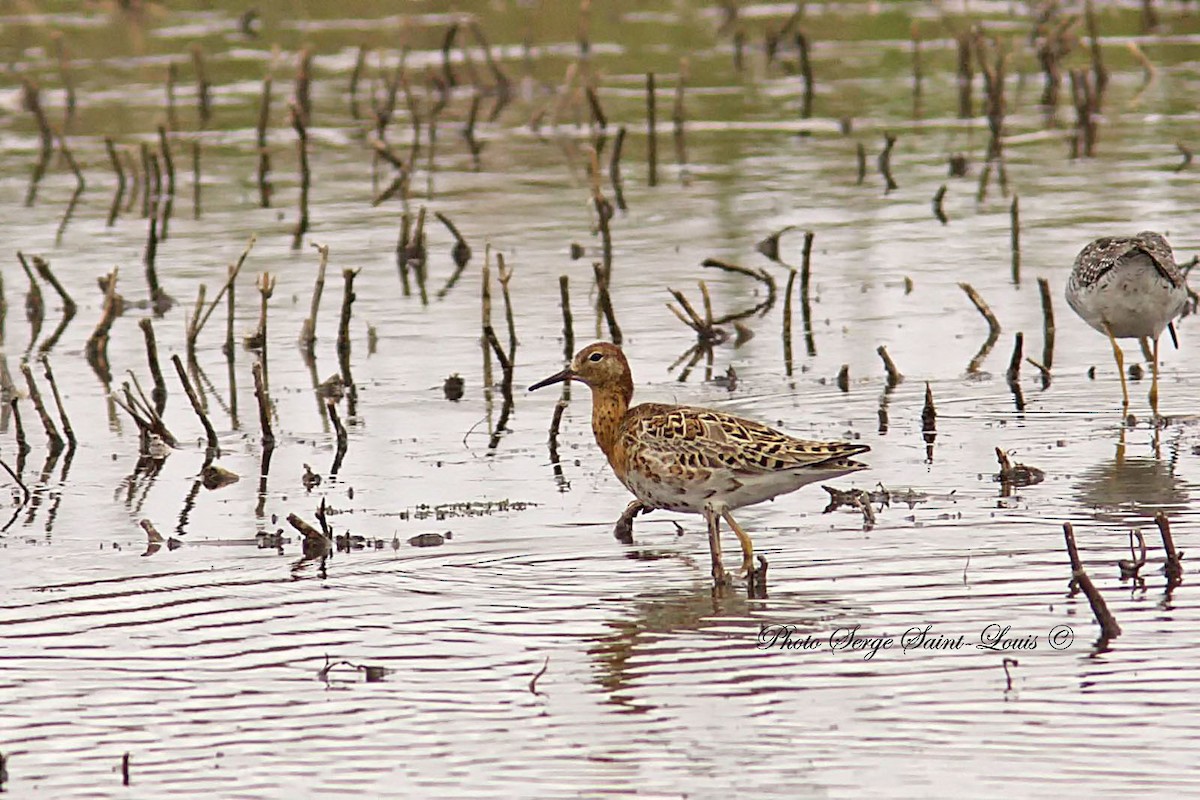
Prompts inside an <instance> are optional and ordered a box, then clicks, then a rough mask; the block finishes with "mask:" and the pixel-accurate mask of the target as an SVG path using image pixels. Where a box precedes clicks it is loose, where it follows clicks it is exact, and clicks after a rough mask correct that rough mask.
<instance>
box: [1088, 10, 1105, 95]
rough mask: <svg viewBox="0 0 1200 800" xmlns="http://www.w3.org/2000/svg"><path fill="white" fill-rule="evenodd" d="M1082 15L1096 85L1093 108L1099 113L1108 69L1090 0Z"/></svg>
mask: <svg viewBox="0 0 1200 800" xmlns="http://www.w3.org/2000/svg"><path fill="white" fill-rule="evenodd" d="M1083 17H1084V21H1085V22H1086V24H1087V32H1088V41H1089V44H1090V46H1091V55H1092V77H1093V82H1094V85H1095V87H1096V99H1095V103H1094V108H1095V110H1096V112H1097V113H1099V111H1100V108H1101V106H1102V105H1103V104H1104V90H1105V89H1106V88H1107V87H1108V70H1107V69H1106V68H1105V66H1104V59H1103V57H1102V54H1101V49H1100V31H1099V27H1098V26H1097V25H1096V13H1095V10H1094V9H1093V8H1092V0H1087V2H1085V3H1084V6H1083Z"/></svg>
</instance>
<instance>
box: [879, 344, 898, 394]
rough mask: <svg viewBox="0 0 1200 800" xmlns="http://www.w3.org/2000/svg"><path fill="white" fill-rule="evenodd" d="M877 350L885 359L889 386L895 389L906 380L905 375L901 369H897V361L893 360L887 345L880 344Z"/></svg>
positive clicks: (884, 367)
mask: <svg viewBox="0 0 1200 800" xmlns="http://www.w3.org/2000/svg"><path fill="white" fill-rule="evenodd" d="M875 352H876V353H878V354H879V357H880V358H881V359H883V369H884V371H885V372H887V388H889V389H894V388H895V387H896V386H898V385H899V384H900V382H901V381H903V380H904V375H903V374H902V373H901V372H900V370H898V369H896V363H895V362H894V361H892V357H891V355H889V354H888V351H887V347H886V346H884V345H882V344H881V345H879V347H877V348H875Z"/></svg>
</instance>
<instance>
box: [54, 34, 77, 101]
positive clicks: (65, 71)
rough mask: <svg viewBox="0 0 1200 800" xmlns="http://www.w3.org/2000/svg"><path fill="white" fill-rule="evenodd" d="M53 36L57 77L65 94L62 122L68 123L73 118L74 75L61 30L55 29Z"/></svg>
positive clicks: (74, 99)
mask: <svg viewBox="0 0 1200 800" xmlns="http://www.w3.org/2000/svg"><path fill="white" fill-rule="evenodd" d="M53 36H54V51H55V56H56V57H57V60H58V77H59V80H61V81H62V85H63V90H64V92H65V94H66V112H65V114H64V123H70V122H71V120H72V119H74V118H75V107H76V98H75V76H74V74H73V73H72V71H71V59H70V57H69V56H68V55H67V45H66V42H64V41H63V36H62V32H61V31H55V32H54V34H53Z"/></svg>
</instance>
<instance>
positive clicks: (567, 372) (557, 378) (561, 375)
mask: <svg viewBox="0 0 1200 800" xmlns="http://www.w3.org/2000/svg"><path fill="white" fill-rule="evenodd" d="M570 379H571V368H570V367H568V368H566V369H564V370H563V371H562V372H558V373H555V374H554V375H551V376H550V377H549V378H546V379H545V380H540V381H538V382H537V383H535V384H534V385H533V386H530V387H529V391H531V392H532V391H533V390H534V389H541V388H542V387H543V386H549V385H550V384H552V383H562V382H563V381H568V380H570Z"/></svg>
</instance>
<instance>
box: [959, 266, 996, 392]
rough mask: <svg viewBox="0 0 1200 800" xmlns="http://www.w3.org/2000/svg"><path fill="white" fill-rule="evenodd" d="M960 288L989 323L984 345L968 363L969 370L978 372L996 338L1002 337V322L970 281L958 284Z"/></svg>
mask: <svg viewBox="0 0 1200 800" xmlns="http://www.w3.org/2000/svg"><path fill="white" fill-rule="evenodd" d="M958 286H959V288H960V289H962V290H963V291H964V292H966V294H967V297H968V298H970V300H971V302H972V303H973V304H974V305H975V308H976V309H977V310H978V311H979V313H980V314H981V315H982V316H983V318H984V319H985V320H986V321H987V324H988V338H987V341H985V342H984V343H983V347H980V348H979V352H978V353H976V354H975V357H974V358H972V359H971V363H970V364H968V365H967V372H978V371H979V367H980V365H981V364H982V363H983V360H984V359H985V358H987V355H988V353H990V352H991V351H992V347H994V346H995V344H996V340H997V339H999V338H1000V322H999V320H997V319H996V315H995V314H993V313H992V309H991V308H990V307H989V306H988V304H987V302H986V301H985V300H984V299H983V298H982V297H980V296H979V292H977V291H975V288H974V287H973V286H971V284H969V283H960V284H958Z"/></svg>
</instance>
